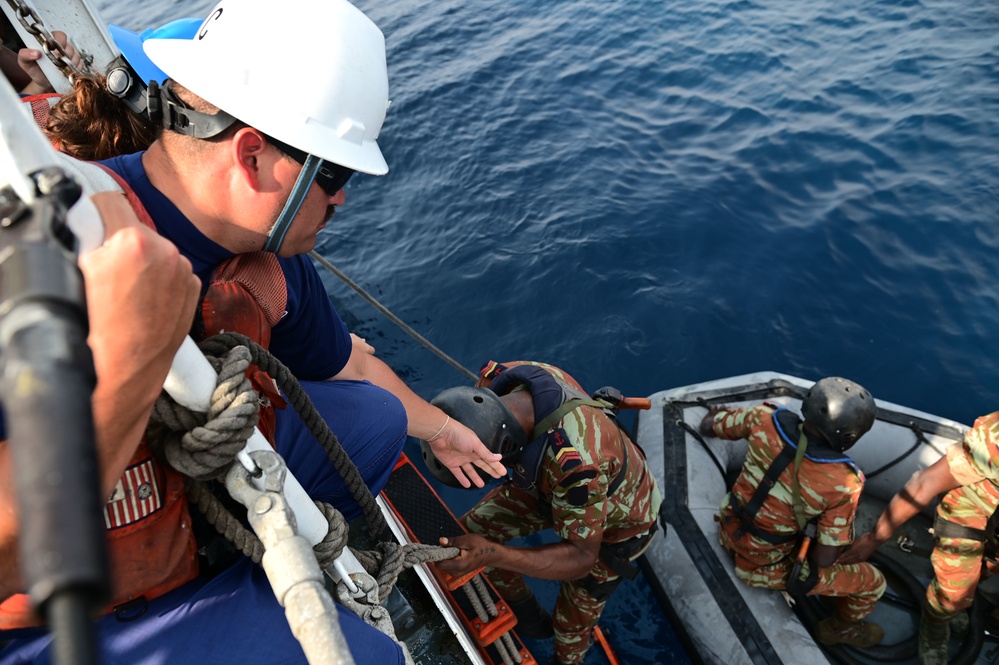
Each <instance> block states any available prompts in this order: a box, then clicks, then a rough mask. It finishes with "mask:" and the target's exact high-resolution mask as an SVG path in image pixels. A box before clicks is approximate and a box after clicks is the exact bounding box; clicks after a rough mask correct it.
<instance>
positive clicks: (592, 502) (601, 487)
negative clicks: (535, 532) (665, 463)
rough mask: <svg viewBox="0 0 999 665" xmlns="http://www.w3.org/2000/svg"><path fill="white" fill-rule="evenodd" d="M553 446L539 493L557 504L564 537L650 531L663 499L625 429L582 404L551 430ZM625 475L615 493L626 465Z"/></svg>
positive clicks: (612, 537)
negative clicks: (609, 492)
mask: <svg viewBox="0 0 999 665" xmlns="http://www.w3.org/2000/svg"><path fill="white" fill-rule="evenodd" d="M503 364H504V365H506V366H507V367H513V366H515V365H524V364H530V365H537V366H539V367H542V368H544V369H545V370H546V371H547V372H549V373H550V374H552V375H553V376H555V377H556V378H558V379H559V380H561V381H563V382H564V383H567V384H569V385H571V386H574V387H576V388H578V389H580V390H582V387H581V386H580V385H579V383H578V382H577V381H576V380H575V379H573V378H572V377H571V376H569V375H568V374H567V373H565V372H563V371H562V370H560V369H558V368H557V367H554V366H552V365H547V364H544V363H536V362H526V361H516V362H510V363H503ZM547 436H548V441H549V444H550V445H549V446H548V450H547V451H546V453H545V458H544V461H543V462H542V464H541V472H540V474H539V476H538V481H537V490H538V498H539V500H540V501H541V502H543V503H549V504H551V510H552V525H553V528H554V530H555V533H556V534H557V535H558V536H559V537H560V538H562V539H564V540H586V539H588V538H590V537H591V536H593V535H594V534H599V535H600V537H601V539H602V540H603V542H606V543H619V542H623V541H625V540H628V539H629V538H633V537H635V536H639V535H642V534H644V533H645V532H647V531H648V530H649V529H650V528H651V527H652V525H653V523H655V521H656V519H657V518H658V516H659V505H660V503H661V502H662V498H661V496H660V493H659V487H658V486H657V485H656V481H655V478H654V477H653V476H652V473H651V472H650V471H649V467H648V464H647V463H646V461H645V456H644V455H643V454H642V452H641V450H640V449H639V448H638V447H637V446H636V445H635V444H634V443H633V442H632V441H631V439H630V438H629V437H628V436H627V435H626V434H625V433H624V431H623V430H622V429H621V428H619V427H618V426H617V424H616V423H615V422H614V421H613V420H612V419H611V418H610V417H608V416H607V414H605V413H604V412H603V411H601V410H600V409H597V408H595V407H590V406H581V407H579V408H576V409H573V410H572V411H570V412H569V413H567V414H566V415H565V416H564V417H563V418H562V420H560V421H559V422H558V423H556V424H555V425H553V426H552V428H551V429H549V430H548V435H547ZM625 450H627V460H628V461H627V469H626V471H625V474H626V475H625V478H624V480H623V481H622V482H621V484H620V485H619V486H618V487H617V489H615V491H614V493H613V494H612V495H610V496H608V495H607V489H608V487H609V486H610V484H611V482H612V481H613V480H614V479H615V478H616V477H617V475H618V473H619V472H620V471H621V468H622V466H623V460H624V456H625Z"/></svg>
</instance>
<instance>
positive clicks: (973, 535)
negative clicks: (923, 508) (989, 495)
mask: <svg viewBox="0 0 999 665" xmlns="http://www.w3.org/2000/svg"><path fill="white" fill-rule="evenodd" d="M933 535H934V537H936V538H963V539H965V540H974V541H976V542H979V543H984V544H985V557H986V558H988V559H992V560H996V555H997V554H999V507H996V509H995V510H994V511H993V512H992V515H991V516H990V517H989V521H988V523H987V524H986V525H985V528H984V529H976V528H974V527H970V526H963V525H961V524H955V523H954V522H951V521H950V520H948V519H946V518H944V517H941V516H940V515H939V513H938V514H937V516H936V517H935V518H934V520H933Z"/></svg>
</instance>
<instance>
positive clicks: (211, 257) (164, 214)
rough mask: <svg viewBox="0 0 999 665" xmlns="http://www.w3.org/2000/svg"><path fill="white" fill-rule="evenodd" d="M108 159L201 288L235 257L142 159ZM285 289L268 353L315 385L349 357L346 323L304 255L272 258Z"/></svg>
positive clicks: (130, 157) (348, 336)
mask: <svg viewBox="0 0 999 665" xmlns="http://www.w3.org/2000/svg"><path fill="white" fill-rule="evenodd" d="M143 154H144V153H141V152H138V153H135V154H132V155H123V156H120V157H113V158H111V159H109V160H107V161H104V162H102V164H104V165H105V166H107V167H108V168H110V169H112V170H113V171H115V172H116V173H118V174H119V175H120V176H121V177H122V178H123V179H124V180H125V181H126V182H127V183H128V184H129V185H130V186H131V187H132V189H133V190H135V193H136V195H137V196H138V197H139V200H140V201H142V204H143V205H144V206H145V207H146V210H147V211H148V212H149V214H150V216H151V217H152V218H153V221H154V222H155V223H156V229H157V231H159V233H160V235H162V236H163V237H164V238H167V239H168V240H170V241H171V242H173V244H175V245H176V246H177V248H178V249H179V250H180V252H181V254H183V255H184V256H186V257H187V258H188V259H189V260H190V261H191V265H192V266H193V268H194V272H195V274H196V275H197V276H198V277H199V278H200V279H201V284H202V289H204V288H205V286H206V285H207V283H208V280H209V279H210V278H211V276H212V273H213V272H214V271H215V269H216V268H217V267H218V265H219V264H220V263H222V262H223V261H225V260H227V259H230V258H232V257H233V256H235V254H234V253H232V252H230V251H229V250H227V249H225V248H224V247H222V246H220V245H218V244H217V243H215V242H214V241H213V240H211V239H209V238H208V237H207V236H205V235H204V234H203V233H202V232H201V231H199V230H198V228H197V227H196V226H194V224H192V223H191V222H190V221H189V220H188V219H187V218H186V217H185V216H184V215H183V214H182V213H181V212H180V210H178V209H177V206H175V205H174V204H173V203H171V202H170V199H168V198H167V197H166V196H165V195H164V194H163V193H162V192H161V191H159V190H158V189H156V187H154V186H153V184H152V183H151V182H149V177H148V176H147V175H146V170H145V169H144V168H143V166H142V155H143ZM278 263H279V264H280V265H281V270H282V271H283V272H284V277H285V281H286V282H287V284H288V304H287V311H286V312H285V315H284V317H283V318H282V319H281V320H280V321H278V323H277V325H275V326H274V328H273V330H272V331H271V344H270V349H269V350H270V352H271V353H273V354H274V355H275V356H276V357H277V358H278V359H279V360H280V361H281V362H283V363H284V364H285V365H287V366H288V368H289V369H291V371H292V373H293V374H294V375H295V376H296V377H298V378H299V379H304V380H307V381H321V380H323V379H328V378H330V377H332V376H333V375H335V374H337V373H338V372H339V371H340V370H342V369H343V368H344V366H346V364H347V360H348V359H349V358H350V352H351V341H350V333H349V331H348V330H347V326H346V324H344V322H343V320H342V319H341V318H340V316H339V315H338V314H337V313H336V310H334V309H333V304H332V303H331V302H330V299H329V296H328V295H327V294H326V289H325V287H324V286H323V283H322V280H321V279H320V278H319V273H318V272H317V271H316V267H315V266H314V265H313V264H312V261H311V260H309V258H308V257H307V256H305V255H304V254H301V255H298V256H293V257H291V258H288V259H285V258H281V257H278Z"/></svg>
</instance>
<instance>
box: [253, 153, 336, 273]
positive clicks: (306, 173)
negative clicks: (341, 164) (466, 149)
mask: <svg viewBox="0 0 999 665" xmlns="http://www.w3.org/2000/svg"><path fill="white" fill-rule="evenodd" d="M322 163H323V160H322V159H321V158H319V157H316V156H315V155H309V156H308V157H306V159H305V164H303V165H302V171H301V173H299V174H298V180H296V181H295V187H294V189H292V190H291V195H290V196H289V197H288V200H287V201H285V204H284V209H283V210H282V211H281V214H280V215H278V218H277V221H276V222H274V226H273V227H271V232H270V233H269V234H268V235H267V242H265V243H264V251H265V252H274V253H275V254H277V251H278V250H279V249H281V243H283V242H284V236H285V234H286V233H288V229H289V228H291V223H292V221H294V219H295V215H297V214H298V210H299V208H301V207H302V202H303V201H305V197H306V195H307V194H308V193H309V188H311V187H312V183H313V182H314V181H315V179H316V174H317V173H318V172H319V167H320V166H321V165H322Z"/></svg>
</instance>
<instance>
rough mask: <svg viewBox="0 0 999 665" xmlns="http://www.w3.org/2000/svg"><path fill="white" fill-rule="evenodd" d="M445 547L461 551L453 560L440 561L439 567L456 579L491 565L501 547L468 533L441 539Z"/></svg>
mask: <svg viewBox="0 0 999 665" xmlns="http://www.w3.org/2000/svg"><path fill="white" fill-rule="evenodd" d="M440 544H441V545H443V546H444V547H457V548H458V549H459V550H461V551H460V552H459V553H458V556H456V557H454V558H453V559H445V560H444V561H438V562H437V567H438V568H440V569H441V570H443V571H444V572H445V573H448V574H450V575H454V576H456V577H458V576H461V575H464V574H465V573H469V572H471V571H473V570H478V569H479V568H482V567H483V566H489V565H491V562H492V559H493V557H494V556H495V555H496V552H497V551H498V550H499V547H500V545H498V544H497V543H494V542H493V541H491V540H487V539H485V538H483V537H482V536H477V535H475V534H474V533H466V534H463V535H461V536H455V537H453V538H441V539H440Z"/></svg>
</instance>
